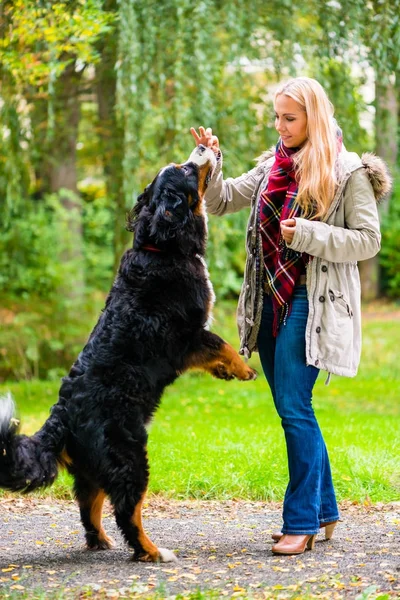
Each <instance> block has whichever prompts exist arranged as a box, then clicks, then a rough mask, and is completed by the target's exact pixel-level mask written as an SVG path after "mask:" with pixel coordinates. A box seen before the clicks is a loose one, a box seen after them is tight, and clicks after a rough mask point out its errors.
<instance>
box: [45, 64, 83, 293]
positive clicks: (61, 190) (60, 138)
mask: <svg viewBox="0 0 400 600" xmlns="http://www.w3.org/2000/svg"><path fill="white" fill-rule="evenodd" d="M81 77H82V71H80V72H79V73H78V72H77V71H76V69H75V61H71V63H69V64H68V66H67V67H66V69H65V70H64V72H63V73H62V75H61V76H60V77H59V79H58V80H57V81H56V83H55V86H54V95H53V97H52V98H50V99H49V102H52V103H53V104H52V108H53V111H54V128H53V131H51V130H50V131H49V133H48V138H47V144H46V145H47V156H46V161H45V162H44V163H43V164H42V169H43V173H44V175H45V178H46V180H47V182H48V185H49V191H50V192H57V193H58V196H59V198H60V203H61V206H62V207H63V209H64V220H63V231H64V235H63V239H62V240H61V241H60V242H61V243H60V246H61V252H60V260H61V262H63V263H65V267H66V279H65V282H66V283H65V289H62V290H60V291H62V293H63V294H65V295H66V297H68V298H69V299H71V300H74V301H77V302H78V303H79V302H81V301H82V300H83V294H84V289H85V284H84V253H83V228H82V203H81V200H80V198H79V195H78V188H77V165H76V144H77V140H78V127H79V119H80V98H79V91H80V81H81ZM68 271H69V272H68ZM68 275H71V277H68ZM72 282H73V284H72V285H71V283H72Z"/></svg>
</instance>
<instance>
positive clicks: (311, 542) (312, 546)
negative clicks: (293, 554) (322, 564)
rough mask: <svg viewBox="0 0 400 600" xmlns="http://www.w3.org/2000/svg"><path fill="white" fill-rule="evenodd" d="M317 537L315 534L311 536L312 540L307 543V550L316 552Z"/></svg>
mask: <svg viewBox="0 0 400 600" xmlns="http://www.w3.org/2000/svg"><path fill="white" fill-rule="evenodd" d="M316 537H317V534H314V535H312V536H310V539H309V540H308V542H307V549H308V550H314V546H315V540H316Z"/></svg>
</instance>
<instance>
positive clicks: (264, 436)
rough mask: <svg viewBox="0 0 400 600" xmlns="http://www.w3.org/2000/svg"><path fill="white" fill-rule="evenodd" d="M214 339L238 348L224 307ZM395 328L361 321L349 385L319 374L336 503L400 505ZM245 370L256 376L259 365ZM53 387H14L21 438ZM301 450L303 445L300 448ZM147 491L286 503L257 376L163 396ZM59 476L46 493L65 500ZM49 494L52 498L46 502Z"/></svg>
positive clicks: (195, 377) (279, 438)
mask: <svg viewBox="0 0 400 600" xmlns="http://www.w3.org/2000/svg"><path fill="white" fill-rule="evenodd" d="M213 330H214V331H216V332H217V333H220V334H221V335H224V336H225V337H226V339H228V340H229V341H231V342H232V343H233V344H234V345H237V339H236V332H235V329H234V315H233V306H232V305H231V304H221V305H220V307H219V310H218V311H216V319H215V323H214V326H213ZM399 342H400V322H399V321H398V320H397V321H396V320H390V318H388V317H387V315H382V316H378V317H377V318H376V317H375V318H373V319H365V324H364V346H363V358H362V365H361V368H360V372H359V374H358V376H357V377H356V378H355V379H347V378H339V377H333V378H332V381H331V383H330V385H329V386H325V385H324V380H325V373H321V375H320V377H319V380H318V382H317V385H316V388H315V390H314V406H315V410H316V413H317V416H318V420H319V423H320V426H321V429H322V431H323V434H324V437H325V441H326V444H327V446H328V450H329V454H330V457H331V463H332V471H333V477H334V480H335V486H336V490H337V494H338V498H339V499H340V500H343V499H350V500H355V501H360V502H368V503H369V502H378V501H390V500H398V498H399V493H400V410H399V398H400V367H399V363H398V360H397V355H398V345H399ZM250 363H251V364H252V366H254V367H255V368H257V369H259V370H260V366H259V362H258V357H257V355H255V356H254V357H252V359H251V361H250ZM58 386H59V384H58V383H57V382H47V381H28V382H20V383H15V382H10V383H7V384H2V385H1V386H0V393H4V392H5V391H6V390H10V391H11V392H12V393H13V395H14V397H15V400H16V402H17V405H18V410H19V413H20V416H21V417H22V428H23V432H25V433H33V432H34V431H36V430H37V429H38V428H39V427H40V425H41V424H42V423H43V421H44V419H45V418H46V416H47V414H48V411H49V408H50V406H51V405H52V404H53V403H54V401H55V399H56V397H57V390H58ZM305 443H307V440H305ZM148 449H149V457H150V464H151V484H150V491H151V492H153V493H158V494H164V495H167V496H170V497H174V498H202V499H204V498H218V499H227V498H249V499H260V500H278V499H282V496H283V493H284V489H285V486H286V481H287V468H286V453H285V446H284V438H283V433H282V429H281V426H280V422H279V419H278V417H277V415H276V414H275V410H274V407H273V404H272V399H271V396H270V393H269V390H268V387H267V384H266V382H265V380H264V377H263V376H261V375H260V377H259V378H258V380H257V381H255V382H250V383H240V382H236V381H233V382H222V381H218V380H215V379H212V378H211V377H210V376H208V375H203V374H198V373H189V374H186V375H184V376H183V377H181V378H180V379H179V380H178V381H177V382H175V384H174V385H173V386H171V387H170V388H169V389H167V390H166V392H165V395H164V398H163V401H162V405H161V408H160V409H159V411H158V412H157V415H156V417H155V419H154V421H153V424H152V426H151V430H150V441H149V448H148ZM70 490H71V482H70V480H69V477H68V476H67V475H66V474H64V473H63V474H61V476H60V477H59V479H58V481H57V483H56V485H55V486H53V488H52V493H53V494H54V495H55V496H57V497H70V496H71V491H70ZM45 493H48V491H47V492H45Z"/></svg>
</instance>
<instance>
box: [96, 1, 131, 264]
mask: <svg viewBox="0 0 400 600" xmlns="http://www.w3.org/2000/svg"><path fill="white" fill-rule="evenodd" d="M104 8H105V10H111V11H115V10H116V2H115V0H109V1H108V2H107V1H106V2H105V5H104ZM117 40H118V34H117V31H115V30H112V31H110V33H109V34H108V35H107V36H103V37H102V39H101V42H100V44H99V45H98V50H99V52H100V54H101V60H100V61H99V62H98V64H97V65H96V93H97V103H98V114H99V135H100V140H101V154H102V157H103V169H104V176H105V180H106V187H107V195H108V198H109V200H110V202H111V204H112V206H113V207H114V211H115V219H114V272H115V271H116V270H117V269H118V265H119V262H120V260H121V255H122V253H123V252H124V250H125V248H126V246H127V244H128V243H129V241H130V237H131V235H130V234H128V232H127V231H126V229H125V220H126V212H127V207H126V205H125V198H124V193H123V170H122V162H123V148H124V130H123V127H122V126H121V124H120V123H119V120H118V119H117V115H116V110H115V106H116V86H117V77H116V71H115V63H116V60H117ZM130 208H131V207H129V209H130Z"/></svg>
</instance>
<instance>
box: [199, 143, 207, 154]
mask: <svg viewBox="0 0 400 600" xmlns="http://www.w3.org/2000/svg"><path fill="white" fill-rule="evenodd" d="M197 149H198V150H200V154H203V153H204V152H205V150H207V148H206V147H205V146H204V145H203V144H199V145H198V146H197Z"/></svg>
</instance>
